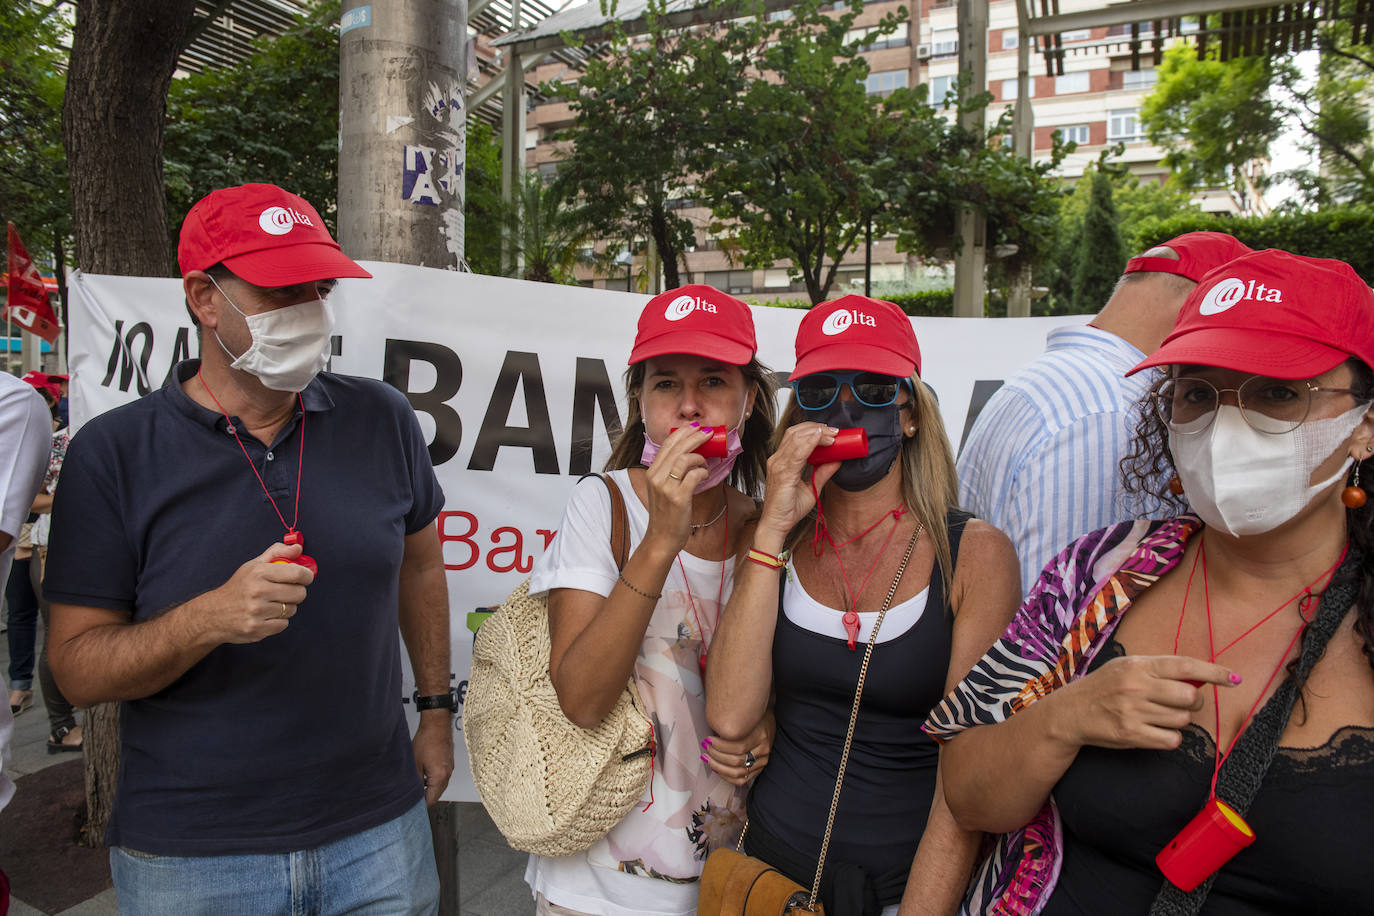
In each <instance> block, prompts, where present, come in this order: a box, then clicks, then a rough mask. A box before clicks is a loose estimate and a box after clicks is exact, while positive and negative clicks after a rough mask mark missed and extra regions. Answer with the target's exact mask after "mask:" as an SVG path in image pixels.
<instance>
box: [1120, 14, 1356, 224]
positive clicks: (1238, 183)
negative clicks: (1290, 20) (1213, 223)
mask: <svg viewBox="0 0 1374 916" xmlns="http://www.w3.org/2000/svg"><path fill="white" fill-rule="evenodd" d="M1354 6H1355V2H1354V0H1346V2H1342V3H1340V4H1339V5H1338V6H1336V7H1333V12H1334V13H1335V14H1336V16H1337V17H1341V16H1346V19H1341V18H1335V19H1334V20H1333V21H1331V22H1329V23H1327V24H1325V25H1323V26H1321V27H1320V29H1319V31H1318V35H1317V40H1316V44H1317V48H1318V51H1319V58H1318V60H1319V63H1318V66H1317V72H1316V78H1315V79H1310V78H1309V77H1308V75H1307V74H1305V73H1304V72H1303V70H1302V69H1301V68H1299V67H1298V66H1297V64H1296V62H1295V60H1294V58H1293V56H1292V55H1265V56H1255V57H1239V58H1232V59H1231V60H1228V61H1225V62H1223V61H1221V60H1220V57H1219V54H1218V53H1217V48H1216V47H1215V46H1213V47H1211V48H1209V49H1208V50H1207V52H1206V53H1205V55H1204V57H1203V59H1202V60H1199V59H1198V58H1197V54H1196V52H1195V50H1194V48H1193V47H1192V46H1191V45H1187V44H1180V45H1178V46H1176V47H1174V48H1171V49H1169V50H1168V51H1167V52H1166V53H1165V58H1164V63H1163V65H1162V66H1161V67H1160V72H1159V81H1158V83H1157V85H1156V86H1155V90H1154V92H1152V93H1151V94H1150V96H1149V97H1147V98H1146V100H1145V102H1144V103H1143V105H1142V106H1141V123H1142V124H1143V125H1144V126H1145V129H1146V133H1147V136H1149V138H1150V140H1151V141H1152V142H1155V143H1158V144H1159V145H1161V146H1163V147H1164V148H1165V149H1166V150H1167V151H1168V152H1167V154H1166V156H1165V160H1164V161H1165V163H1166V164H1168V165H1169V166H1170V168H1171V169H1172V170H1173V172H1174V179H1173V180H1174V181H1175V182H1176V183H1177V184H1178V185H1180V186H1181V187H1184V188H1201V187H1209V186H1213V187H1226V188H1229V189H1231V191H1232V193H1233V195H1235V196H1236V197H1237V198H1238V199H1239V200H1244V199H1245V198H1247V197H1248V196H1250V195H1252V194H1254V193H1257V192H1262V191H1264V190H1265V189H1266V188H1267V187H1269V186H1270V185H1272V184H1273V183H1274V182H1276V181H1280V180H1288V181H1291V182H1293V183H1294V185H1295V186H1296V187H1297V188H1298V189H1299V193H1298V194H1297V195H1294V196H1293V197H1291V198H1290V200H1289V201H1288V203H1289V205H1290V206H1301V205H1304V204H1329V203H1334V202H1354V203H1374V143H1371V137H1370V117H1369V89H1370V78H1371V77H1374V50H1371V48H1370V47H1369V46H1367V45H1364V44H1356V43H1354V42H1353V41H1352V37H1351V25H1350V22H1349V21H1347V20H1348V15H1347V14H1349V13H1350V12H1351V11H1352V9H1353V8H1354ZM1286 129H1296V130H1297V131H1298V132H1299V136H1300V137H1301V138H1302V142H1301V144H1300V145H1301V146H1302V147H1303V149H1304V150H1305V151H1306V152H1308V153H1309V154H1310V155H1311V157H1312V158H1313V159H1315V161H1316V165H1317V167H1316V168H1310V167H1304V168H1299V169H1296V170H1293V171H1290V172H1286V173H1268V172H1266V170H1264V169H1263V168H1261V167H1259V163H1263V162H1265V161H1267V159H1268V157H1269V154H1270V151H1271V150H1272V148H1273V145H1274V143H1275V142H1276V141H1277V140H1278V138H1279V137H1280V136H1281V135H1282V133H1283V132H1284V130H1286Z"/></svg>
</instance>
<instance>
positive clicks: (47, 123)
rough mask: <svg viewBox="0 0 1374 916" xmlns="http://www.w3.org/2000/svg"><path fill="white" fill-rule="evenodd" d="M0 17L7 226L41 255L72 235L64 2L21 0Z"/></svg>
mask: <svg viewBox="0 0 1374 916" xmlns="http://www.w3.org/2000/svg"><path fill="white" fill-rule="evenodd" d="M6 7H7V11H6V13H5V15H4V16H0V223H3V222H5V221H12V222H13V223H14V224H15V226H16V227H17V228H18V229H19V232H20V234H21V235H22V236H23V238H24V243H25V245H26V246H27V247H28V249H29V253H30V254H32V255H33V256H34V257H35V258H41V259H44V260H46V259H48V258H50V257H52V255H53V252H54V249H55V246H56V245H58V244H63V245H65V244H66V243H67V241H68V239H69V238H70V236H71V231H72V220H71V201H70V196H69V192H68V188H67V156H66V153H65V151H64V150H63V148H62V94H63V92H64V91H65V85H66V76H65V59H66V51H65V49H64V47H63V45H64V44H66V43H68V42H69V41H70V33H69V30H68V28H67V25H66V21H65V20H64V19H63V17H62V16H61V15H60V13H59V12H58V11H57V9H56V7H57V4H53V3H43V4H38V3H33V2H29V0H18V2H13V3H9V4H6Z"/></svg>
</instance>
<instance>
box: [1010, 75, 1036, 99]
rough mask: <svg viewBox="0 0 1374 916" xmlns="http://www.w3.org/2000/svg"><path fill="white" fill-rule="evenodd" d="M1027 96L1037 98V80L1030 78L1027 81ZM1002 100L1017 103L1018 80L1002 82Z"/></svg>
mask: <svg viewBox="0 0 1374 916" xmlns="http://www.w3.org/2000/svg"><path fill="white" fill-rule="evenodd" d="M1026 95H1027V96H1028V97H1029V98H1032V99H1033V98H1035V78H1034V77H1030V78H1028V79H1027V80H1026ZM1002 100H1003V101H1006V102H1015V101H1016V80H1014V79H1010V80H1002Z"/></svg>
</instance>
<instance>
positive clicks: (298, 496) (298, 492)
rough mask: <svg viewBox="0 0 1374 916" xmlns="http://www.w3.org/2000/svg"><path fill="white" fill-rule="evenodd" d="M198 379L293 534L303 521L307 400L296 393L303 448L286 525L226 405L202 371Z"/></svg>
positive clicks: (298, 462)
mask: <svg viewBox="0 0 1374 916" xmlns="http://www.w3.org/2000/svg"><path fill="white" fill-rule="evenodd" d="M196 378H198V379H200V384H201V386H202V387H203V388H204V389H205V393H206V394H208V395H209V396H210V400H212V401H214V402H215V406H216V407H218V408H219V412H220V413H221V414H223V415H224V422H225V423H226V424H228V426H229V434H230V435H231V436H233V437H234V441H235V442H237V443H238V444H239V450H240V451H242V452H243V457H244V458H245V459H246V460H247V461H248V466H249V467H250V468H252V469H253V476H254V477H256V478H257V479H258V486H260V487H262V492H263V493H264V494H265V495H266V496H267V501H268V502H269V503H271V505H272V511H273V512H275V513H277V518H279V519H281V524H282V527H283V528H285V529H286V533H287V534H291V533H293V532H294V531H295V530H296V523H297V522H299V521H300V520H301V468H302V467H303V466H304V465H305V399H304V398H303V397H301V393H300V392H299V391H298V392H296V403H298V404H299V405H300V408H301V430H300V433H301V448H300V455H299V457H297V459H296V508H295V510H294V514H293V515H292V517H291V524H289V525H288V524H286V516H284V515H282V514H281V509H279V508H277V501H276V500H275V499H273V498H272V494H271V493H270V492H268V490H267V484H266V483H265V482H263V479H262V475H261V474H259V473H258V466H257V465H256V464H254V463H253V458H252V456H251V455H249V454H248V449H247V447H245V446H244V444H243V440H242V439H240V438H239V433H238V430H236V429H235V428H234V421H233V420H231V419H229V411H227V410H225V409H224V405H223V404H221V403H220V402H219V398H217V397H215V393H214V392H213V391H211V390H210V386H209V385H207V384H205V376H203V375H201V370H200V369H197V370H196Z"/></svg>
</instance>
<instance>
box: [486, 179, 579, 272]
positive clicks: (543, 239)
mask: <svg viewBox="0 0 1374 916" xmlns="http://www.w3.org/2000/svg"><path fill="white" fill-rule="evenodd" d="M567 193H568V192H567V189H566V187H565V186H562V185H557V184H549V185H546V184H545V183H544V182H543V180H542V179H541V178H540V177H539V176H538V175H537V174H535V173H533V172H526V173H525V180H524V184H523V185H521V187H520V190H519V197H518V198H517V199H516V201H515V202H514V206H513V207H509V208H508V209H507V210H506V219H507V223H508V226H509V228H508V230H507V236H508V238H512V239H514V241H515V243H516V244H515V245H514V251H513V252H512V253H513V254H515V255H516V256H518V257H519V258H520V261H521V264H522V266H521V267H520V268H519V269H517V268H516V266H515V264H513V263H511V264H507V266H506V270H505V273H506V275H507V276H519V277H520V278H521V279H524V280H537V281H539V282H541V283H568V284H572V283H576V282H577V278H576V277H575V276H574V275H573V268H574V267H576V266H577V264H578V263H579V262H582V261H589V260H590V257H589V256H586V255H584V254H583V252H584V251H585V250H587V249H590V248H591V247H592V243H593V241H594V240H595V238H596V228H595V226H594V225H593V224H592V222H591V221H589V219H588V214H587V212H586V209H585V207H584V206H583V205H582V204H581V203H580V202H579V201H576V200H569V199H568V197H567Z"/></svg>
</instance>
